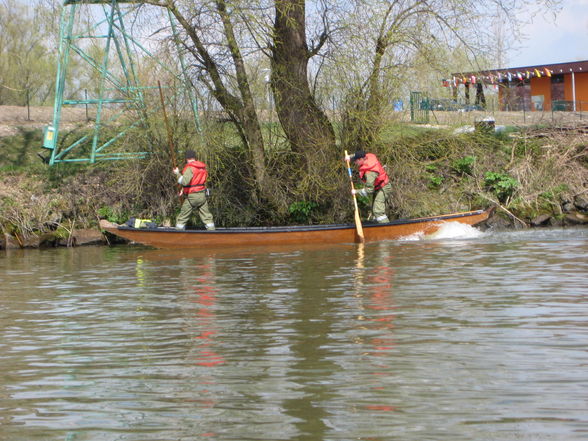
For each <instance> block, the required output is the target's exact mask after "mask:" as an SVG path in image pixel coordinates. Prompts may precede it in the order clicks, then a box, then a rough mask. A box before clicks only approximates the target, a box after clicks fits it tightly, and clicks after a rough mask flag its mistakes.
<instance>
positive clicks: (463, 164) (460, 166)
mask: <svg viewBox="0 0 588 441" xmlns="http://www.w3.org/2000/svg"><path fill="white" fill-rule="evenodd" d="M475 163H476V157H475V156H465V157H463V158H461V159H458V160H456V161H454V162H453V169H454V170H455V171H456V172H457V173H459V174H460V175H472V173H473V171H474V164H475Z"/></svg>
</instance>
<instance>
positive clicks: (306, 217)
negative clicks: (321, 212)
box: [288, 201, 318, 224]
mask: <svg viewBox="0 0 588 441" xmlns="http://www.w3.org/2000/svg"><path fill="white" fill-rule="evenodd" d="M317 207H318V204H317V203H315V202H306V201H299V202H293V203H291V204H290V206H289V207H288V212H289V213H290V218H291V219H292V220H293V221H294V222H296V223H300V224H305V223H309V222H310V214H311V211H312V210H313V209H316V208H317Z"/></svg>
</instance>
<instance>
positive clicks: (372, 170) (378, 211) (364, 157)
mask: <svg viewBox="0 0 588 441" xmlns="http://www.w3.org/2000/svg"><path fill="white" fill-rule="evenodd" d="M349 160H351V161H353V162H354V163H355V164H356V165H357V166H358V167H359V178H360V179H361V180H362V181H363V183H364V187H363V188H361V189H359V190H354V192H355V193H354V194H359V195H361V196H369V195H372V196H373V200H372V214H373V216H374V220H375V221H376V222H378V223H381V224H383V223H387V222H390V220H389V219H388V216H386V199H388V197H389V196H390V195H391V194H392V184H390V178H389V177H388V174H387V173H386V170H385V169H384V167H382V164H380V161H378V158H377V157H376V155H374V154H373V153H366V152H364V151H363V150H358V151H357V152H355V154H354V155H353V156H350V157H349Z"/></svg>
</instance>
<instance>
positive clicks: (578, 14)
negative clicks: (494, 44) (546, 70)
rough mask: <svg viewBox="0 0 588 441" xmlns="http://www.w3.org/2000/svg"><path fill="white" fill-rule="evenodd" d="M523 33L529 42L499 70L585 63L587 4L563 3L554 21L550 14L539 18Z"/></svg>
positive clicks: (586, 1) (578, 0)
mask: <svg viewBox="0 0 588 441" xmlns="http://www.w3.org/2000/svg"><path fill="white" fill-rule="evenodd" d="M523 32H524V33H525V34H526V35H527V37H528V38H527V39H525V40H524V41H522V42H521V43H520V45H519V48H518V49H515V50H512V51H511V52H510V53H509V54H508V57H507V64H508V66H499V67H509V66H511V67H518V66H535V65H540V64H553V63H565V62H569V61H583V60H588V0H564V1H563V8H562V10H561V12H560V13H559V14H558V15H557V17H556V18H555V20H554V17H553V13H550V14H544V15H538V16H536V17H534V19H533V23H532V24H530V25H528V26H525V27H524V28H523ZM497 67H498V66H497Z"/></svg>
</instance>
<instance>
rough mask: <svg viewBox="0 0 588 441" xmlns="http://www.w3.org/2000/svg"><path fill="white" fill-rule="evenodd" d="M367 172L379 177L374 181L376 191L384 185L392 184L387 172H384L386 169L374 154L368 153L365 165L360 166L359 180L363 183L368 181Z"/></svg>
mask: <svg viewBox="0 0 588 441" xmlns="http://www.w3.org/2000/svg"><path fill="white" fill-rule="evenodd" d="M367 172H376V173H377V174H378V177H377V178H376V180H375V181H374V189H375V190H379V189H381V188H382V187H383V186H384V185H386V184H387V183H388V182H390V178H388V174H387V173H386V170H384V167H382V164H380V161H378V158H376V155H374V154H373V153H366V155H365V160H364V161H363V164H361V165H360V166H359V178H360V179H361V180H362V181H363V182H365V181H366V180H365V174H366V173H367Z"/></svg>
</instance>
